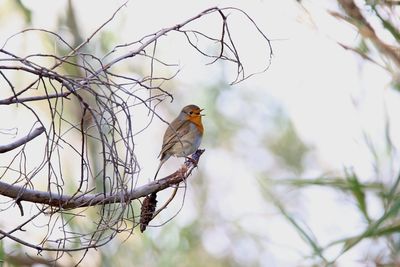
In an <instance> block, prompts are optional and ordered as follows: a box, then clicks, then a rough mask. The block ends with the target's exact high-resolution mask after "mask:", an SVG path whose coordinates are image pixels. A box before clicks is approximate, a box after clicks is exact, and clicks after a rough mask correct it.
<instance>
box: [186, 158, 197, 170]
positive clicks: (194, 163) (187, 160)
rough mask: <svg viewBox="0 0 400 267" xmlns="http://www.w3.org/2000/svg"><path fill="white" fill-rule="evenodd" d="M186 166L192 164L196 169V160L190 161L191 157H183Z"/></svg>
mask: <svg viewBox="0 0 400 267" xmlns="http://www.w3.org/2000/svg"><path fill="white" fill-rule="evenodd" d="M185 158H186V164H189V163H192V164H193V166H194V167H195V168H197V160H194V159H192V158H191V157H185Z"/></svg>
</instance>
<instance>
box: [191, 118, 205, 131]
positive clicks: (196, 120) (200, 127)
mask: <svg viewBox="0 0 400 267" xmlns="http://www.w3.org/2000/svg"><path fill="white" fill-rule="evenodd" d="M189 120H190V121H191V122H193V123H194V125H196V127H197V129H198V130H199V132H200V133H201V134H203V132H204V127H203V123H202V122H201V116H193V117H189Z"/></svg>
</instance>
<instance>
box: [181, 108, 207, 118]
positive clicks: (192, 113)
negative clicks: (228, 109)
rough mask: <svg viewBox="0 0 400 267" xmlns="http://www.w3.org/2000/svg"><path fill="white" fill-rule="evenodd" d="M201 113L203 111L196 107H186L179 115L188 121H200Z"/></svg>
mask: <svg viewBox="0 0 400 267" xmlns="http://www.w3.org/2000/svg"><path fill="white" fill-rule="evenodd" d="M202 111H203V109H200V108H199V107H198V106H196V105H187V106H186V107H184V108H183V109H182V111H181V115H183V116H184V117H185V118H186V119H188V120H190V121H201V117H202V116H204V115H203V114H201V112H202Z"/></svg>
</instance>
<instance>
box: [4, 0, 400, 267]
mask: <svg viewBox="0 0 400 267" xmlns="http://www.w3.org/2000/svg"><path fill="white" fill-rule="evenodd" d="M341 2H343V3H348V2H351V1H332V0H329V1H328V0H327V1H321V0H319V1H294V0H279V1H276V0H275V1H274V0H265V1H253V0H251V1H249V0H247V1H234V2H233V3H232V1H208V0H206V1H196V2H193V1H192V2H190V1H181V0H172V1H129V2H127V4H126V6H124V7H123V8H122V10H121V11H120V12H119V13H118V14H117V15H116V16H115V18H114V19H113V20H112V21H111V22H110V23H109V24H108V25H107V26H106V27H105V28H104V29H102V30H101V32H100V33H98V34H97V35H96V36H95V37H94V39H92V40H91V41H90V43H89V45H88V46H86V47H85V49H90V52H91V53H94V54H96V55H97V56H98V57H100V58H101V57H103V56H104V55H105V54H106V53H107V52H109V51H110V49H112V48H113V47H114V46H116V45H118V44H124V43H129V42H132V41H136V40H138V39H140V38H141V37H143V36H145V35H147V34H150V33H153V32H155V31H157V30H159V29H162V28H165V27H169V26H172V25H175V24H177V23H180V22H182V21H184V20H186V19H187V18H189V17H192V16H194V15H196V14H198V13H199V12H201V11H202V10H204V9H206V8H209V7H211V6H218V7H225V6H234V7H237V8H240V9H242V10H244V11H245V12H247V13H248V14H249V16H250V17H251V18H252V19H253V20H254V21H255V23H256V24H257V25H258V27H259V28H260V29H261V30H262V31H263V32H264V33H265V35H266V36H267V37H268V38H269V39H270V40H271V44H272V48H273V57H272V63H271V65H270V67H269V69H268V70H267V71H265V72H263V73H260V74H257V75H255V76H252V77H250V78H249V79H247V80H245V81H242V82H240V83H238V84H234V85H231V82H232V81H234V79H235V74H236V70H235V69H234V68H233V67H232V66H230V65H229V64H222V63H216V64H213V65H207V63H209V62H210V60H209V59H207V58H204V57H202V56H201V55H199V54H198V53H195V51H193V49H192V48H190V47H188V46H187V44H185V43H184V42H183V40H182V39H180V38H179V37H177V36H174V35H171V36H166V37H165V38H163V39H162V40H161V41H160V42H159V43H158V44H157V47H158V52H157V53H158V56H159V57H161V58H163V59H164V60H166V61H168V62H171V63H174V64H177V66H178V67H177V69H179V73H178V75H177V76H176V77H174V79H172V80H170V81H168V82H167V83H166V84H165V85H163V88H164V89H165V90H167V91H168V92H170V93H171V94H173V96H174V101H173V102H170V101H169V100H168V101H167V100H166V101H164V102H162V103H161V104H160V105H159V106H158V108H159V111H160V112H161V113H160V114H162V118H163V119H164V120H166V121H171V120H172V119H173V118H175V116H176V115H177V114H178V112H179V111H180V110H181V108H182V107H183V106H185V105H187V104H189V103H193V104H197V105H199V106H200V107H202V108H204V109H205V114H206V116H205V117H204V124H205V135H204V139H203V143H202V146H201V147H202V148H204V149H206V151H205V154H204V155H203V156H202V158H201V160H200V164H199V166H198V168H197V169H195V171H194V172H193V175H192V177H190V178H189V179H188V184H187V189H186V190H180V191H179V193H178V196H177V197H176V198H175V199H174V201H173V203H172V204H171V205H170V206H169V207H168V209H166V210H165V211H163V212H162V213H161V214H160V216H159V217H157V218H156V219H155V220H154V221H153V222H151V224H150V227H149V228H148V229H147V230H146V232H144V233H143V234H142V233H140V232H139V231H138V229H135V232H134V233H133V235H130V236H128V235H127V234H125V233H121V234H120V235H118V236H117V238H116V239H114V240H113V241H112V242H110V243H108V244H107V245H105V246H104V247H102V248H100V249H97V250H90V251H89V252H88V253H87V255H86V257H84V258H83V260H82V261H81V263H80V264H82V266H329V265H332V266H400V256H399V251H400V239H399V238H400V235H399V234H398V233H399V230H400V221H399V217H398V210H399V208H400V198H399V196H398V183H399V178H398V177H399V175H400V173H399V168H400V165H399V156H398V150H397V148H398V146H399V145H400V139H399V136H400V120H399V119H398V117H397V116H398V114H399V112H400V108H399V107H400V105H399V103H400V96H399V92H398V90H399V88H400V83H399V82H400V79H399V65H398V63H396V60H395V59H394V57H395V56H394V57H393V55H392V56H390V55H389V54H388V52H387V51H388V50H385V49H383V48H382V46H381V45H382V44H380V43H379V42H378V41H377V40H376V39H374V38H378V39H379V41H381V42H383V43H384V44H385V45H387V47H389V48H390V49H393V51H394V52H395V54H396V53H397V57H400V52H399V51H400V50H399V41H400V32H399V28H400V20H399V14H400V6H399V5H398V3H397V2H396V1H361V0H360V1H355V2H356V4H357V6H358V8H359V10H360V11H361V15H362V16H363V17H364V18H365V19H366V21H367V22H368V23H369V24H370V25H372V27H373V29H374V31H375V33H376V36H375V37H373V38H368V36H366V35H364V34H363V33H365V32H361V33H360V28H358V27H361V26H362V23H360V22H359V21H357V18H356V15H357V14H356V15H354V14H353V15H354V16H353V17H352V14H351V13H349V9H348V7H347V9H346V7H345V6H341V5H340V3H341ZM343 3H342V4H343ZM121 4H123V2H122V1H102V2H100V1H94V0H91V1H66V0H63V1H45V0H41V1H33V0H18V1H11V0H3V1H1V2H0V29H1V30H0V43H2V44H3V43H4V42H5V41H6V40H7V38H8V37H10V36H11V35H13V34H15V33H17V32H20V31H22V30H23V29H26V28H43V29H47V30H51V31H54V32H56V33H58V34H59V35H61V36H62V37H63V38H65V39H66V40H68V41H69V42H70V43H72V44H79V43H81V42H82V41H83V40H85V39H86V38H87V37H88V36H90V34H91V33H92V32H93V31H94V30H95V29H97V28H98V27H99V25H101V24H103V23H104V22H105V21H106V20H107V19H108V18H110V16H111V15H112V14H113V12H114V11H115V10H116V9H117V8H118V7H119V6H120V5H121ZM231 21H232V25H231V26H230V27H231V30H232V34H233V35H234V36H235V37H236V39H237V40H238V47H239V48H240V51H241V57H242V59H243V61H244V63H245V67H246V68H247V69H246V71H247V73H248V74H250V73H252V72H257V71H260V70H262V68H263V66H265V62H266V61H267V60H268V53H267V52H268V51H266V47H265V43H262V42H260V40H259V38H258V37H257V35H256V34H254V32H253V31H254V28H252V27H250V26H249V25H247V24H248V22H246V21H244V20H243V17H235V16H234V15H232V20H231ZM244 22H246V23H244ZM364 22H365V21H364ZM215 25H216V23H215V21H213V20H212V19H210V20H206V21H203V22H202V24H201V25H199V27H201V29H202V30H204V31H213V30H215ZM360 25H361V26H360ZM369 37H370V36H369ZM257 38H258V39H257ZM13 45H14V47H13V51H14V52H15V53H17V54H20V55H24V54H28V53H34V52H35V51H40V52H41V53H45V52H46V51H47V52H48V53H52V52H54V51H56V50H57V49H60V48H58V47H57V46H56V45H55V44H54V43H52V42H51V41H50V40H48V39H45V38H41V37H40V36H39V35H31V34H24V35H23V36H21V37H19V38H18V42H17V43H15V44H13ZM8 46H10V45H9V44H8ZM210 49H211V48H210ZM123 64H125V65H123V66H122V67H121V69H124V70H125V71H131V72H135V73H138V74H140V73H143V72H145V70H146V68H148V65H146V64H145V62H140V61H129V60H128V61H125V62H124V63H123ZM175 70H176V69H175ZM68 71H73V70H68ZM155 72H156V73H160V74H164V75H167V76H168V75H172V74H173V73H174V71H171V70H170V69H169V68H166V67H159V68H156V69H155ZM8 95H9V92H1V93H0V96H1V99H3V98H5V97H7V96H8ZM2 112H4V113H3V114H4V117H3V118H2V119H1V120H2V123H3V125H2V127H1V128H4V129H10V128H13V127H16V128H18V129H23V127H24V125H25V124H26V123H25V121H26V120H27V118H25V117H24V114H21V113H19V109H18V107H15V106H14V107H2ZM137 112H138V113H137V115H135V122H134V123H135V124H137V125H145V124H146V123H148V122H149V121H150V118H149V114H148V113H146V112H143V111H142V112H141V111H137ZM5 114H7V115H5ZM28 120H29V119H28ZM165 129H166V124H165V123H164V122H162V121H161V120H159V119H158V118H154V119H151V124H150V126H149V127H148V128H147V129H146V131H145V132H143V133H140V134H137V135H136V136H135V144H136V147H135V153H136V157H137V160H138V162H139V164H140V168H141V170H140V174H139V184H145V183H146V182H148V181H149V180H150V179H151V177H153V174H154V172H155V170H156V168H157V166H158V159H157V156H158V153H159V151H160V147H161V142H162V135H163V133H164V131H165ZM7 138H8V137H7ZM7 140H8V139H7ZM0 141H1V143H3V142H4V143H6V142H7V141H6V137H5V136H4V135H0ZM181 163H182V159H173V160H170V161H168V162H167V163H166V164H165V167H163V169H162V171H161V173H160V175H159V177H161V176H162V175H163V174H169V173H171V172H172V171H174V170H175V169H176V168H177V166H179V165H180V164H181ZM77 171H78V170H77ZM71 172H74V171H73V170H71ZM67 182H68V181H67ZM169 194H170V192H163V193H162V194H161V195H160V199H159V201H160V202H162V201H163V200H165V199H167V198H168V197H169ZM16 216H17V215H16ZM18 216H19V214H18ZM174 216H175V217H174ZM171 218H173V219H172V220H170V219H171ZM7 220H11V219H10V217H8V216H7V217H5V216H1V217H0V225H1V226H2V227H3V226H6V225H7ZM26 234H30V233H29V231H28V232H27V233H26ZM128 237H129V238H128ZM0 242H1V243H0V250H1V253H0V257H1V258H2V259H3V260H4V261H5V263H6V265H5V266H25V265H24V263H23V260H26V258H28V259H32V262H31V263H30V265H34V264H35V261H34V260H35V259H36V258H37V257H38V256H37V252H36V251H34V250H29V249H27V248H25V247H22V246H20V245H17V244H16V243H14V242H12V241H10V240H7V239H2V240H1V241H0ZM82 255H83V252H81V253H76V254H73V253H72V254H71V255H64V257H63V258H62V259H60V260H59V261H57V264H60V266H72V265H74V264H77V263H78V262H79V260H80V259H81V257H82ZM50 258H51V256H50ZM36 262H38V261H36ZM42 264H43V263H42ZM28 265H29V264H28Z"/></svg>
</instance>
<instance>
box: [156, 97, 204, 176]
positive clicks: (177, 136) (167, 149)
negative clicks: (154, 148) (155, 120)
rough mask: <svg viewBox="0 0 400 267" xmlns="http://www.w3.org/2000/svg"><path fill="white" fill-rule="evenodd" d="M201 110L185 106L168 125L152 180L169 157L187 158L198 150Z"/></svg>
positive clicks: (201, 127) (201, 133)
mask: <svg viewBox="0 0 400 267" xmlns="http://www.w3.org/2000/svg"><path fill="white" fill-rule="evenodd" d="M202 111H203V109H200V108H199V107H198V106H196V105H187V106H186V107H184V108H183V109H182V111H181V112H180V113H179V115H178V117H176V118H175V120H173V121H172V122H171V123H170V124H169V125H168V128H167V130H166V131H165V134H164V139H163V144H162V147H161V152H160V155H159V156H158V157H160V165H159V166H158V169H157V172H156V175H155V176H154V180H155V179H156V177H157V174H158V172H159V171H160V168H161V166H162V165H163V164H164V163H165V162H166V161H167V160H168V159H169V158H170V157H171V156H175V157H188V156H190V155H191V154H193V153H194V152H196V150H197V149H198V148H199V146H200V143H201V138H202V137H203V132H204V127H203V123H202V122H201V117H202V116H204V115H203V114H201V112H202Z"/></svg>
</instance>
